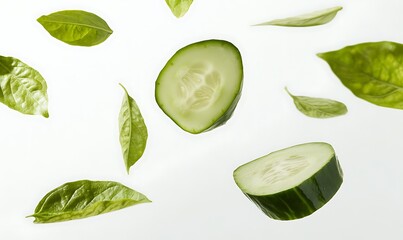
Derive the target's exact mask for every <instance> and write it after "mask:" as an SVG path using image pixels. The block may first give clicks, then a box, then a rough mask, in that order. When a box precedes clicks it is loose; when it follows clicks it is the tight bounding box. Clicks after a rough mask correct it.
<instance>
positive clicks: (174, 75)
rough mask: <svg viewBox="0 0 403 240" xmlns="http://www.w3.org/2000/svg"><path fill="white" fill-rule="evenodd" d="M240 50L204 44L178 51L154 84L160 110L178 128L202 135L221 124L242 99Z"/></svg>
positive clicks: (222, 44)
mask: <svg viewBox="0 0 403 240" xmlns="http://www.w3.org/2000/svg"><path fill="white" fill-rule="evenodd" d="M242 81H243V65H242V58H241V55H240V53H239V50H238V49H237V48H236V47H235V46H234V45H233V44H232V43H230V42H227V41H224V40H207V41H202V42H197V43H193V44H190V45H188V46H186V47H184V48H182V49H180V50H179V51H177V52H176V53H175V54H174V55H173V56H172V57H171V59H170V60H169V61H168V62H167V64H166V65H165V67H164V68H163V69H162V70H161V72H160V74H159V76H158V79H157V81H156V83H155V98H156V101H157V103H158V105H159V107H160V108H161V109H162V110H163V111H164V112H165V114H167V115H168V116H169V117H170V118H171V119H172V120H173V121H174V122H175V123H176V124H177V125H178V126H179V127H181V128H182V129H183V130H185V131H187V132H190V133H194V134H197V133H201V132H205V131H208V130H212V129H214V128H216V127H218V126H220V125H222V124H224V123H225V122H226V121H227V120H228V119H229V118H230V117H231V115H232V113H233V111H234V109H235V107H236V105H237V103H238V101H239V98H240V95H241V89H242Z"/></svg>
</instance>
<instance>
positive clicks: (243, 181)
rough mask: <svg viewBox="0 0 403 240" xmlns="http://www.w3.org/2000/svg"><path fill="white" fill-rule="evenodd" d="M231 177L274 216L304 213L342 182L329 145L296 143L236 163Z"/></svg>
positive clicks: (291, 216) (288, 217)
mask: <svg viewBox="0 0 403 240" xmlns="http://www.w3.org/2000/svg"><path fill="white" fill-rule="evenodd" d="M234 180H235V182H236V184H237V185H238V187H239V188H240V189H241V191H242V192H243V193H244V194H245V195H246V196H247V197H248V198H249V199H250V200H251V201H252V202H254V203H255V204H256V205H257V206H258V207H259V208H260V209H261V210H262V211H263V212H264V213H265V214H266V215H267V216H269V217H271V218H274V219H278V220H293V219H299V218H303V217H306V216H308V215H310V214H312V213H313V212H315V211H316V210H318V209H319V208H321V207H322V206H323V205H325V204H326V203H327V202H328V201H329V200H330V199H331V198H332V197H333V196H334V195H335V194H336V192H337V190H338V189H339V188H340V186H341V184H342V182H343V172H342V170H341V167H340V164H339V162H338V160H337V158H336V155H335V152H334V149H333V147H332V146H331V145H329V144H327V143H322V142H314V143H306V144H301V145H296V146H293V147H289V148H286V149H282V150H279V151H276V152H272V153H270V154H268V155H266V156H263V157H261V158H258V159H256V160H254V161H252V162H249V163H246V164H244V165H242V166H240V167H238V168H237V169H236V170H235V171H234Z"/></svg>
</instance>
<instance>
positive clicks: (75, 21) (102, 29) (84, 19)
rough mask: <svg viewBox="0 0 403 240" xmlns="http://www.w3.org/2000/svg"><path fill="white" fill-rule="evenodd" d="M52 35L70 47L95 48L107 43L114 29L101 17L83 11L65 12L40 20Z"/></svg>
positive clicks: (42, 17)
mask: <svg viewBox="0 0 403 240" xmlns="http://www.w3.org/2000/svg"><path fill="white" fill-rule="evenodd" d="M38 22H39V23H40V24H42V26H43V27H44V28H45V29H46V31H48V32H49V33H50V35H52V36H53V37H54V38H57V39H59V40H60V41H63V42H65V43H67V44H70V45H76V46H87V47H88V46H94V45H97V44H100V43H102V42H103V41H105V40H106V39H107V38H108V37H109V36H110V35H111V34H112V32H113V31H112V29H110V28H109V26H108V24H107V23H106V22H105V21H104V20H103V19H102V18H100V17H98V16H97V15H95V14H93V13H89V12H85V11H81V10H65V11H60V12H55V13H52V14H50V15H47V16H41V17H40V18H38Z"/></svg>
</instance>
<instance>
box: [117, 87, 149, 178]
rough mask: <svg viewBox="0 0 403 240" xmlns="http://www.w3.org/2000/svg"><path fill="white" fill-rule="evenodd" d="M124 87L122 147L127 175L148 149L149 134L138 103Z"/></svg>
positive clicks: (121, 113)
mask: <svg viewBox="0 0 403 240" xmlns="http://www.w3.org/2000/svg"><path fill="white" fill-rule="evenodd" d="M120 86H122V88H123V90H124V92H125V95H124V97H123V102H122V107H121V109H120V114H119V129H120V145H121V147H122V153H123V159H124V162H125V165H126V170H127V173H129V169H130V167H131V166H133V165H134V164H135V163H136V162H137V160H139V159H140V157H141V156H142V155H143V153H144V150H145V148H146V143H147V138H148V132H147V127H146V124H145V123H144V119H143V117H142V115H141V113H140V109H139V107H138V106H137V104H136V101H134V99H133V98H132V97H130V96H129V93H128V92H127V90H126V88H125V87H124V86H123V85H122V84H120Z"/></svg>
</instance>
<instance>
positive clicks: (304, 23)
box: [255, 7, 343, 27]
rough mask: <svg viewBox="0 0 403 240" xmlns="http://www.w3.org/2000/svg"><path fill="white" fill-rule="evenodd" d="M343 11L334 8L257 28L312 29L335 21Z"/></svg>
mask: <svg viewBox="0 0 403 240" xmlns="http://www.w3.org/2000/svg"><path fill="white" fill-rule="evenodd" d="M342 9H343V8H342V7H333V8H328V9H324V10H320V11H315V12H311V13H307V14H303V15H299V16H295V17H289V18H283V19H276V20H272V21H269V22H264V23H260V24H256V25H255V26H263V25H276V26H284V27H310V26H317V25H323V24H326V23H328V22H330V21H331V20H333V18H334V17H335V16H336V14H337V12H338V11H340V10H342Z"/></svg>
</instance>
